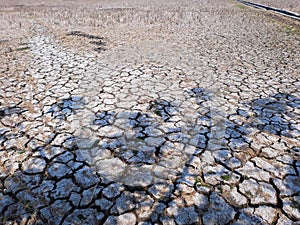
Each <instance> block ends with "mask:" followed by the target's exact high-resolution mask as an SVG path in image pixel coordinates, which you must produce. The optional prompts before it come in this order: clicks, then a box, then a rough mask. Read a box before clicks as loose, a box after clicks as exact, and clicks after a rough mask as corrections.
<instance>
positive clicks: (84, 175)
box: [75, 167, 100, 188]
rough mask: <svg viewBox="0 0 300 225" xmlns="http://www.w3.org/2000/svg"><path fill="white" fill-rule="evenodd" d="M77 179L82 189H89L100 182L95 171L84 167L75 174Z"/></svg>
mask: <svg viewBox="0 0 300 225" xmlns="http://www.w3.org/2000/svg"><path fill="white" fill-rule="evenodd" d="M75 178H76V181H77V182H78V184H79V185H80V187H82V188H89V187H91V186H93V185H95V184H97V183H99V182H100V180H99V178H98V177H97V175H96V173H95V171H93V170H92V169H91V168H88V167H83V168H82V169H80V170H78V171H77V172H76V173H75Z"/></svg>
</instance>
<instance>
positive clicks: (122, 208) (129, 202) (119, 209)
mask: <svg viewBox="0 0 300 225" xmlns="http://www.w3.org/2000/svg"><path fill="white" fill-rule="evenodd" d="M133 208H134V204H133V196H132V195H131V193H130V192H127V191H125V192H123V194H122V195H121V196H120V197H119V198H118V199H117V200H116V203H115V205H114V206H113V207H112V208H111V210H110V212H111V213H113V214H122V213H124V212H126V211H129V210H132V209H133Z"/></svg>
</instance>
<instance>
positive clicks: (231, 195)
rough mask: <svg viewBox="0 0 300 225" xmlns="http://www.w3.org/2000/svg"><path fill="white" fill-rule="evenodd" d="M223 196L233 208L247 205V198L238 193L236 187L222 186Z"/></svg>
mask: <svg viewBox="0 0 300 225" xmlns="http://www.w3.org/2000/svg"><path fill="white" fill-rule="evenodd" d="M222 196H223V197H224V198H225V199H226V200H227V202H228V203H230V204H231V205H233V206H236V207H241V206H244V205H246V204H247V198H246V197H245V196H243V195H242V194H240V193H239V192H238V191H237V188H236V187H231V186H229V185H224V186H222Z"/></svg>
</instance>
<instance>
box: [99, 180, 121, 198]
mask: <svg viewBox="0 0 300 225" xmlns="http://www.w3.org/2000/svg"><path fill="white" fill-rule="evenodd" d="M123 190H124V187H123V186H122V185H120V184H118V183H113V184H111V185H109V186H108V187H106V188H104V189H103V191H102V193H103V195H104V196H105V197H106V198H115V197H117V196H119V195H120V193H121V191H123Z"/></svg>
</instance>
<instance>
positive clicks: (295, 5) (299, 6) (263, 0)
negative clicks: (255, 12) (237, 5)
mask: <svg viewBox="0 0 300 225" xmlns="http://www.w3.org/2000/svg"><path fill="white" fill-rule="evenodd" d="M250 2H254V3H260V4H263V5H266V6H271V7H275V8H278V9H285V10H289V11H292V12H295V13H298V14H300V1H297V0H284V1H282V0H251V1H250Z"/></svg>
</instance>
